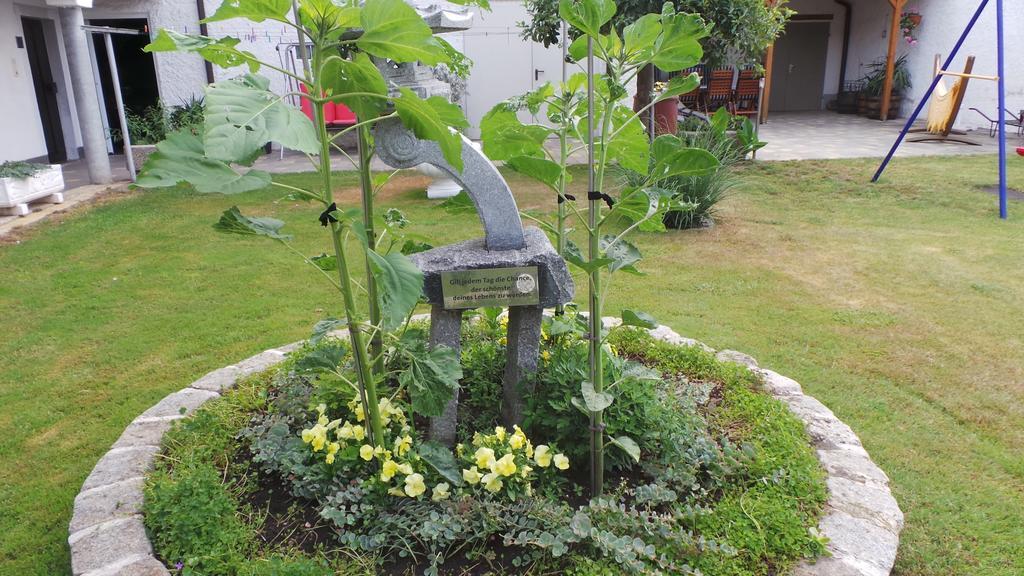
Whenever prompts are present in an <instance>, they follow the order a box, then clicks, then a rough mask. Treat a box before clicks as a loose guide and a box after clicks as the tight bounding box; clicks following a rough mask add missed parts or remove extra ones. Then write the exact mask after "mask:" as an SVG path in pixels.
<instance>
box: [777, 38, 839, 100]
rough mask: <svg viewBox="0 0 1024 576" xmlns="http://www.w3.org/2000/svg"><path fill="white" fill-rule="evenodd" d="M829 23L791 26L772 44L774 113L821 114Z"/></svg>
mask: <svg viewBox="0 0 1024 576" xmlns="http://www.w3.org/2000/svg"><path fill="white" fill-rule="evenodd" d="M829 27H830V24H829V23H828V22H800V21H795V22H790V23H789V24H787V25H786V31H785V32H784V33H783V35H782V37H780V38H779V39H778V41H777V42H776V43H775V58H774V65H773V72H772V97H771V101H770V106H771V110H772V111H773V112H784V111H790V112H795V111H800V110H821V108H822V94H823V93H824V90H825V60H826V58H827V57H828V35H829Z"/></svg>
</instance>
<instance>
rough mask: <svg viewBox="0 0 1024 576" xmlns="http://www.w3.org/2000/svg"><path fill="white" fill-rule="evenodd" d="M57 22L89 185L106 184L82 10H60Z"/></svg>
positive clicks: (106, 167) (100, 126)
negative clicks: (62, 35) (76, 113)
mask: <svg viewBox="0 0 1024 576" xmlns="http://www.w3.org/2000/svg"><path fill="white" fill-rule="evenodd" d="M60 22H61V29H62V30H63V32H64V49H65V50H66V51H67V56H68V67H69V68H70V72H71V87H72V89H73V90H74V94H75V109H76V110H77V111H78V127H79V129H80V130H81V132H82V146H83V147H84V148H85V164H86V166H87V167H88V168H89V180H90V181H91V182H92V183H93V184H110V182H111V181H112V178H111V175H110V158H109V157H108V156H107V139H106V137H105V136H104V134H103V119H102V118H101V116H100V102H99V98H97V97H96V84H95V80H94V77H93V71H92V61H91V60H90V59H89V34H88V33H87V32H86V31H85V30H82V26H83V25H84V24H85V17H84V16H83V14H82V8H81V7H79V6H72V7H64V8H61V9H60Z"/></svg>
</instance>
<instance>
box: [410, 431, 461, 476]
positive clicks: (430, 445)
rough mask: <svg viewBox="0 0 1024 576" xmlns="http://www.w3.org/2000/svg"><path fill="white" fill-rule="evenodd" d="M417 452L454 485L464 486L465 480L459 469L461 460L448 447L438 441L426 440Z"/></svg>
mask: <svg viewBox="0 0 1024 576" xmlns="http://www.w3.org/2000/svg"><path fill="white" fill-rule="evenodd" d="M416 453H417V454H419V455H420V458H423V460H424V461H425V462H426V463H427V464H430V466H431V467H433V468H434V470H437V473H438V474H440V475H441V477H442V478H444V479H445V480H447V481H448V482H450V483H451V484H452V486H462V482H463V480H462V473H461V472H460V471H459V462H458V461H457V460H456V459H455V455H454V454H452V451H451V450H449V449H448V448H447V447H445V446H442V445H441V444H438V443H437V442H424V443H422V444H420V445H419V447H418V448H417V449H416Z"/></svg>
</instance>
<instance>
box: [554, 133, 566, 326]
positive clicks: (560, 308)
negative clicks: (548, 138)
mask: <svg viewBox="0 0 1024 576" xmlns="http://www.w3.org/2000/svg"><path fill="white" fill-rule="evenodd" d="M566 132H567V130H566V128H565V125H564V124H563V126H562V129H561V130H560V131H559V132H558V141H559V146H560V152H559V162H558V165H559V166H561V167H562V173H561V174H560V175H559V177H558V223H557V230H556V232H555V242H556V244H557V245H556V246H555V250H557V251H558V255H559V256H563V257H564V256H565V240H566V238H565V218H566V211H565V203H566V202H567V200H566V198H565V191H566V190H565V188H566V183H565V181H566V180H567V179H568V178H566V171H567V169H568V167H567V165H568V163H569V143H568V142H567V141H566V138H567V134H566ZM564 313H565V305H564V304H559V305H557V306H555V315H556V316H561V315H562V314H564Z"/></svg>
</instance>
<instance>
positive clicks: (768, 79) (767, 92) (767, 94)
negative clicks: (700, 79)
mask: <svg viewBox="0 0 1024 576" xmlns="http://www.w3.org/2000/svg"><path fill="white" fill-rule="evenodd" d="M774 63H775V44H769V45H768V51H767V52H765V54H764V96H763V97H762V98H761V118H760V122H761V124H764V123H765V122H767V121H768V100H769V99H770V98H771V95H772V69H773V68H774Z"/></svg>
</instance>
